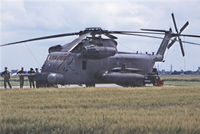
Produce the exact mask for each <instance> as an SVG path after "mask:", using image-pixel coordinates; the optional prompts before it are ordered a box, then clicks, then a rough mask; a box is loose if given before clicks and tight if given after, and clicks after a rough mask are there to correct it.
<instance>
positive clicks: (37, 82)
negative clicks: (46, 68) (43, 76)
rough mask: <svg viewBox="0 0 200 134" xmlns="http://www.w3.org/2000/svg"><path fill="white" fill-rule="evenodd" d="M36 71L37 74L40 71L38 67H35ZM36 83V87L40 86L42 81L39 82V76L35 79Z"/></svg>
mask: <svg viewBox="0 0 200 134" xmlns="http://www.w3.org/2000/svg"><path fill="white" fill-rule="evenodd" d="M35 73H36V74H38V73H39V70H38V68H35ZM35 85H36V88H39V85H40V83H39V81H38V80H37V78H36V79H35Z"/></svg>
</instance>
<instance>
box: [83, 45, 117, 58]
mask: <svg viewBox="0 0 200 134" xmlns="http://www.w3.org/2000/svg"><path fill="white" fill-rule="evenodd" d="M116 52H117V49H116V48H115V47H103V46H94V45H90V46H85V47H83V51H82V56H83V57H84V58H89V59H101V58H106V57H109V56H114V55H115V54H116Z"/></svg>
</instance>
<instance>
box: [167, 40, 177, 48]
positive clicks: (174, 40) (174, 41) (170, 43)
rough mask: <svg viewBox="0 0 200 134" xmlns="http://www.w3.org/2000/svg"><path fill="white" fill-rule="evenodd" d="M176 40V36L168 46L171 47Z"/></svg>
mask: <svg viewBox="0 0 200 134" xmlns="http://www.w3.org/2000/svg"><path fill="white" fill-rule="evenodd" d="M175 42H176V38H174V39H173V40H172V41H171V42H170V43H169V44H168V46H167V48H168V49H169V48H170V47H171V46H172V45H173V44H174V43H175Z"/></svg>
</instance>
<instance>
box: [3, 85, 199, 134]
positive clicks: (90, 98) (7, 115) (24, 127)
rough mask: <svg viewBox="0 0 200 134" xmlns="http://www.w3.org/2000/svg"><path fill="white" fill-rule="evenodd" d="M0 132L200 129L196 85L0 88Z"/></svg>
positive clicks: (72, 133)
mask: <svg viewBox="0 0 200 134" xmlns="http://www.w3.org/2000/svg"><path fill="white" fill-rule="evenodd" d="M0 95H1V105H0V107H1V109H0V111H1V117H0V132H1V134H7V133H28V134H35V133H48V134H49V133H59V134H60V133H66V134H77V133H78V134H79V133H89V134H90V133H91V134H102V133H106V134H111V133H116V134H118V133H123V134H124V133H125V134H133V133H134V134H146V133H152V134H159V133H162V134H163V133H164V134H171V133H174V134H177V133H180V134H188V133H200V125H199V124H200V87H198V86H190V87H141V88H73V89H70V88H68V89H53V88H52V89H35V90H32V89H23V90H19V89H18V90H1V91H0Z"/></svg>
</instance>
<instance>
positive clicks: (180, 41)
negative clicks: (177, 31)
mask: <svg viewBox="0 0 200 134" xmlns="http://www.w3.org/2000/svg"><path fill="white" fill-rule="evenodd" d="M178 41H179V43H180V47H181V52H182V55H183V57H184V56H185V52H184V49H183V43H182V40H181V38H179V37H178Z"/></svg>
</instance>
